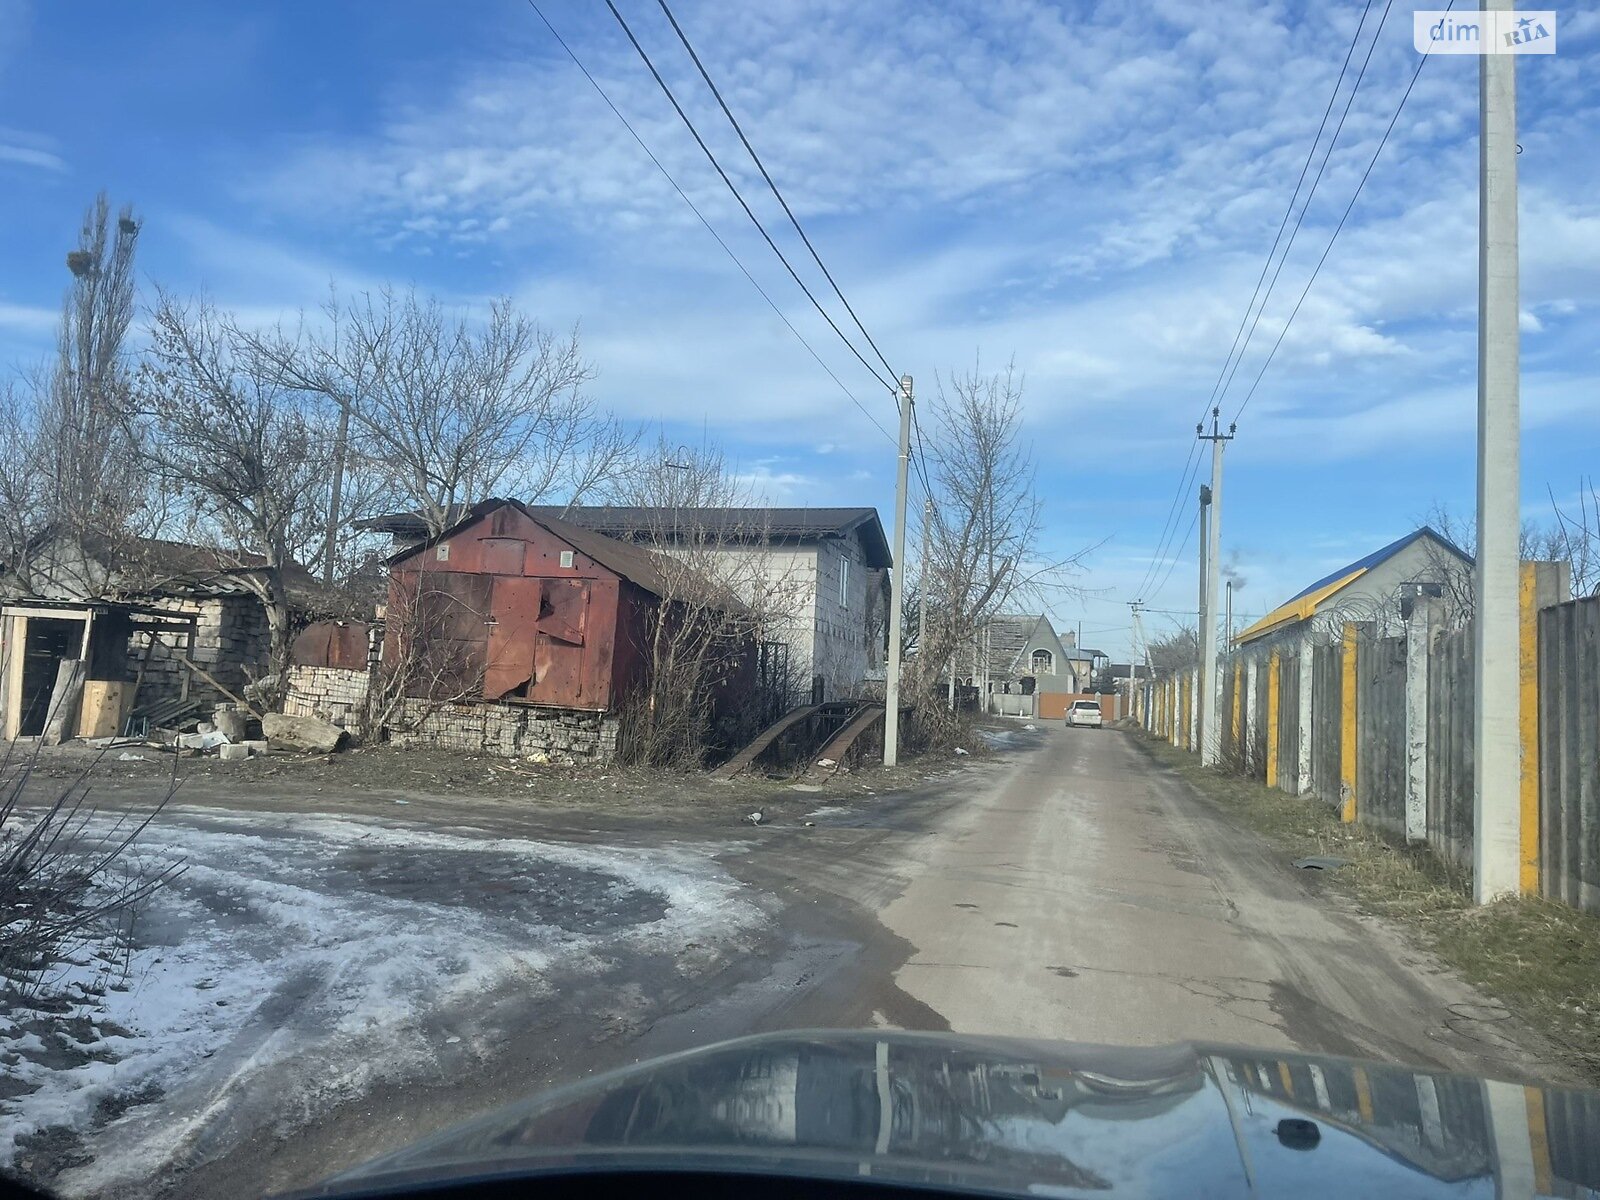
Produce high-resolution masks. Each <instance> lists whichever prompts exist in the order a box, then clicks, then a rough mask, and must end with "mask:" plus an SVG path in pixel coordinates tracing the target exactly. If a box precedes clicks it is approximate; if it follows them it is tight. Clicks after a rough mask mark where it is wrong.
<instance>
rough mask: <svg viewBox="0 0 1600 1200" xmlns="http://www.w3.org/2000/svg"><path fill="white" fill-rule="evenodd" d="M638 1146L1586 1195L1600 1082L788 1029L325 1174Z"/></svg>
mask: <svg viewBox="0 0 1600 1200" xmlns="http://www.w3.org/2000/svg"><path fill="white" fill-rule="evenodd" d="M619 1166H624V1167H626V1166H632V1167H638V1168H660V1167H671V1168H676V1169H685V1170H688V1169H693V1170H713V1171H733V1172H781V1173H784V1174H791V1175H809V1176H820V1177H825V1178H827V1177H837V1178H846V1177H848V1178H851V1179H856V1180H860V1179H862V1178H863V1177H876V1178H881V1179H883V1180H885V1181H894V1182H902V1183H922V1184H941V1185H945V1186H953V1187H957V1188H962V1189H965V1190H969V1191H979V1192H991V1193H995V1194H1001V1195H1014V1194H1019V1193H1024V1192H1029V1193H1039V1192H1044V1193H1046V1194H1054V1195H1061V1194H1066V1195H1080V1194H1090V1193H1093V1194H1095V1195H1097V1196H1105V1195H1107V1194H1123V1195H1138V1196H1202V1195H1203V1196H1242V1195H1250V1194H1255V1195H1261V1196H1294V1197H1296V1200H1304V1198H1305V1197H1313V1196H1339V1197H1349V1196H1380V1195H1381V1196H1398V1195H1405V1196H1445V1195H1449V1196H1460V1197H1465V1196H1485V1197H1487V1196H1496V1195H1499V1196H1514V1195H1535V1194H1537V1195H1561V1196H1572V1195H1586V1194H1593V1193H1592V1192H1590V1191H1587V1190H1586V1189H1596V1188H1600V1093H1590V1092H1576V1091H1569V1090H1565V1089H1558V1088H1524V1087H1522V1086H1520V1085H1512V1084H1505V1083H1498V1082H1494V1081H1489V1080H1482V1079H1475V1078H1470V1077H1465V1076H1455V1075H1445V1074H1431V1073H1419V1072H1416V1071H1412V1070H1410V1069H1407V1068H1403V1067H1394V1066H1384V1065H1378V1064H1373V1063H1360V1062H1353V1061H1350V1060H1347V1059H1337V1058H1320V1057H1315V1056H1310V1055H1303V1054H1289V1053H1279V1052H1275V1051H1251V1050H1238V1049H1232V1048H1224V1047H1209V1046H1201V1045H1194V1044H1188V1043H1185V1044H1180V1045H1175V1046H1167V1047H1158V1048H1144V1049H1128V1048H1115V1047H1104V1046H1082V1045H1074V1044H1071V1043H1064V1042H1034V1041H1017V1040H1012V1039H1001V1038H973V1037H964V1036H959V1035H954V1034H916V1033H892V1032H887V1031H885V1032H861V1033H842V1032H829V1033H804V1034H775V1035H770V1036H763V1037H754V1038H744V1039H740V1040H738V1041H732V1042H724V1043H722V1044H720V1045H716V1046H711V1047H708V1048H706V1049H703V1050H696V1051H692V1052H689V1053H686V1054H677V1055H673V1056H671V1057H667V1058H661V1059H656V1060H654V1061H652V1062H647V1063H644V1064H642V1065H640V1066H637V1067H632V1068H628V1069H626V1070H622V1071H618V1072H614V1073H612V1074H609V1075H605V1076H601V1077H598V1078H595V1079H593V1080H590V1081H588V1082H585V1083H582V1084H578V1085H575V1086H572V1087H569V1088H565V1089H562V1090H560V1091H555V1092H551V1093H548V1094H546V1095H543V1096H539V1097H536V1098H534V1099H531V1100H528V1101H524V1102H521V1103H519V1104H515V1105H512V1106H510V1107H508V1108H505V1109H502V1110H501V1111H499V1112H496V1113H492V1114H490V1115H488V1116H486V1117H483V1118H480V1119H478V1120H475V1121H472V1122H470V1123H469V1124H465V1125H462V1126H459V1127H457V1128H455V1129H451V1130H447V1131H445V1132H443V1133H440V1134H438V1135H435V1136H434V1137H431V1138H429V1139H427V1140H425V1141H422V1142H419V1143H417V1144H416V1145H414V1146H411V1147H409V1148H407V1149H405V1150H402V1151H399V1152H398V1153H395V1154H391V1155H388V1156H386V1157H384V1158H381V1159H378V1160H376V1161H374V1162H372V1163H369V1164H367V1165H365V1166H363V1167H359V1168H357V1169H355V1170H353V1171H350V1172H347V1173H345V1174H343V1175H340V1176H338V1177H336V1178H335V1179H333V1180H330V1181H328V1183H326V1184H324V1185H323V1186H322V1187H321V1188H319V1189H316V1190H314V1191H313V1192H312V1193H309V1194H312V1195H339V1194H341V1193H344V1192H347V1191H350V1192H355V1191H360V1190H363V1189H365V1188H366V1187H370V1186H374V1185H391V1186H392V1185H395V1184H400V1183H420V1182H423V1181H427V1180H434V1179H440V1178H458V1177H461V1176H464V1175H473V1176H484V1175H498V1174H504V1173H513V1174H521V1173H529V1172H542V1171H569V1170H581V1169H586V1168H594V1167H610V1168H616V1167H619Z"/></svg>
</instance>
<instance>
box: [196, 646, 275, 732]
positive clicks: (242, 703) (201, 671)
mask: <svg viewBox="0 0 1600 1200" xmlns="http://www.w3.org/2000/svg"><path fill="white" fill-rule="evenodd" d="M178 661H179V662H181V663H182V664H183V665H184V666H186V667H188V668H189V670H191V671H193V672H194V673H195V674H196V675H198V676H200V678H201V679H204V680H205V681H206V682H207V683H209V684H210V685H211V686H212V687H214V688H216V689H217V691H219V692H221V693H222V694H223V695H224V696H226V697H227V698H228V699H229V700H232V701H233V702H234V703H235V704H237V705H238V706H239V707H240V708H242V709H244V710H245V711H246V712H249V713H254V714H255V715H256V716H258V717H259V716H260V715H261V714H260V713H259V712H256V707H255V705H253V704H251V703H249V702H248V701H246V700H241V699H239V697H238V696H236V695H234V694H233V692H231V691H230V690H229V689H227V688H225V687H223V686H222V685H221V684H220V683H218V682H217V681H216V679H215V678H214V677H213V676H212V675H211V673H210V672H209V671H207V670H206V669H205V668H204V667H202V666H200V665H199V664H198V663H196V662H195V661H194V660H193V659H191V658H190V657H189V656H188V655H187V654H180V655H178ZM184 690H185V692H187V691H188V689H187V688H185V689H184ZM188 698H189V697H188V696H187V695H185V696H184V697H183V699H185V700H187V699H188Z"/></svg>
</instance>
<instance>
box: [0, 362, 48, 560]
mask: <svg viewBox="0 0 1600 1200" xmlns="http://www.w3.org/2000/svg"><path fill="white" fill-rule="evenodd" d="M38 422H39V414H38V410H37V408H36V406H35V401H34V398H33V397H32V396H30V395H27V394H25V393H24V392H23V390H22V389H21V388H19V387H18V386H17V385H16V384H15V383H7V384H6V386H5V387H4V389H3V390H0V555H3V556H4V557H3V559H0V571H3V572H4V575H5V576H6V578H7V582H8V584H10V585H11V586H20V587H21V588H22V589H23V590H29V589H30V588H31V585H32V568H33V551H34V547H35V544H36V542H37V540H38V538H39V537H40V536H41V535H42V533H43V532H44V530H45V529H46V527H47V526H48V523H49V516H50V511H51V506H50V494H49V492H50V488H49V481H48V476H47V474H46V472H45V471H44V469H43V464H42V463H41V461H40V456H39V438H40V435H39V424H38Z"/></svg>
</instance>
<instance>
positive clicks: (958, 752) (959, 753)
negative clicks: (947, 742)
mask: <svg viewBox="0 0 1600 1200" xmlns="http://www.w3.org/2000/svg"><path fill="white" fill-rule="evenodd" d="M966 753H967V752H966V751H965V750H963V749H962V748H961V747H960V746H957V747H956V756H957V757H965V756H966Z"/></svg>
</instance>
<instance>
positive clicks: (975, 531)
mask: <svg viewBox="0 0 1600 1200" xmlns="http://www.w3.org/2000/svg"><path fill="white" fill-rule="evenodd" d="M1022 394H1023V380H1022V378H1021V376H1020V375H1018V374H1017V372H1016V369H1015V366H1014V365H1007V367H1006V368H1005V370H1003V371H1000V372H998V373H993V374H986V373H984V372H983V371H982V370H981V368H980V367H979V366H976V365H975V366H974V367H973V368H972V369H971V370H969V371H966V372H964V373H961V374H957V375H953V376H951V377H949V378H948V379H941V380H940V381H939V384H938V390H937V393H936V396H935V399H934V402H933V405H932V416H933V421H932V428H931V430H930V431H929V433H930V436H929V438H928V441H927V447H926V455H925V457H926V462H927V467H928V470H929V472H930V476H931V477H930V480H929V482H930V484H931V487H932V490H933V493H934V506H933V521H932V524H931V525H930V526H929V528H928V530H927V531H926V532H927V538H928V553H927V575H926V577H925V578H922V579H919V580H917V581H916V583H915V585H914V586H913V587H907V588H905V589H903V595H904V596H905V597H908V598H909V597H910V596H911V595H912V593H913V591H914V590H916V591H921V592H924V593H925V596H924V597H923V602H922V604H921V605H919V607H918V610H917V611H918V612H920V613H921V617H922V623H924V624H925V626H926V627H925V628H920V629H918V630H917V635H916V643H917V655H916V660H915V661H916V666H917V670H916V675H915V680H914V686H915V689H916V691H917V693H918V694H919V695H920V696H921V700H920V701H919V703H918V711H919V712H920V713H922V714H924V715H925V716H929V717H931V714H932V712H933V711H935V710H937V709H938V707H939V705H938V704H937V703H936V702H935V700H934V697H935V696H936V694H937V692H938V690H939V687H940V679H941V677H942V675H943V673H944V671H945V669H946V668H948V667H949V665H950V663H951V662H952V659H953V656H955V655H957V654H962V653H965V654H968V655H970V653H971V647H972V646H973V645H975V644H977V639H978V638H979V637H980V633H981V630H982V629H983V627H984V626H985V625H986V624H987V623H988V622H989V620H990V619H991V618H993V617H995V616H997V615H999V614H1000V613H1003V612H1008V611H1011V610H1013V609H1015V608H1017V607H1018V606H1023V607H1026V608H1027V609H1028V611H1037V610H1038V608H1040V607H1042V592H1043V590H1044V588H1045V586H1047V585H1059V584H1060V582H1061V580H1062V577H1063V575H1064V573H1065V572H1066V571H1067V570H1068V569H1069V568H1070V567H1071V565H1072V563H1073V562H1075V561H1076V560H1077V558H1079V557H1081V555H1074V556H1072V557H1071V558H1069V559H1065V560H1062V561H1058V562H1050V561H1045V560H1043V559H1042V558H1041V555H1040V551H1039V539H1040V533H1041V529H1042V524H1043V522H1042V516H1041V508H1040V502H1039V498H1038V495H1037V493H1036V492H1035V490H1034V482H1035V480H1034V464H1033V460H1032V458H1031V456H1030V455H1029V453H1028V451H1027V449H1026V446H1025V444H1024V440H1023V432H1022Z"/></svg>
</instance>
